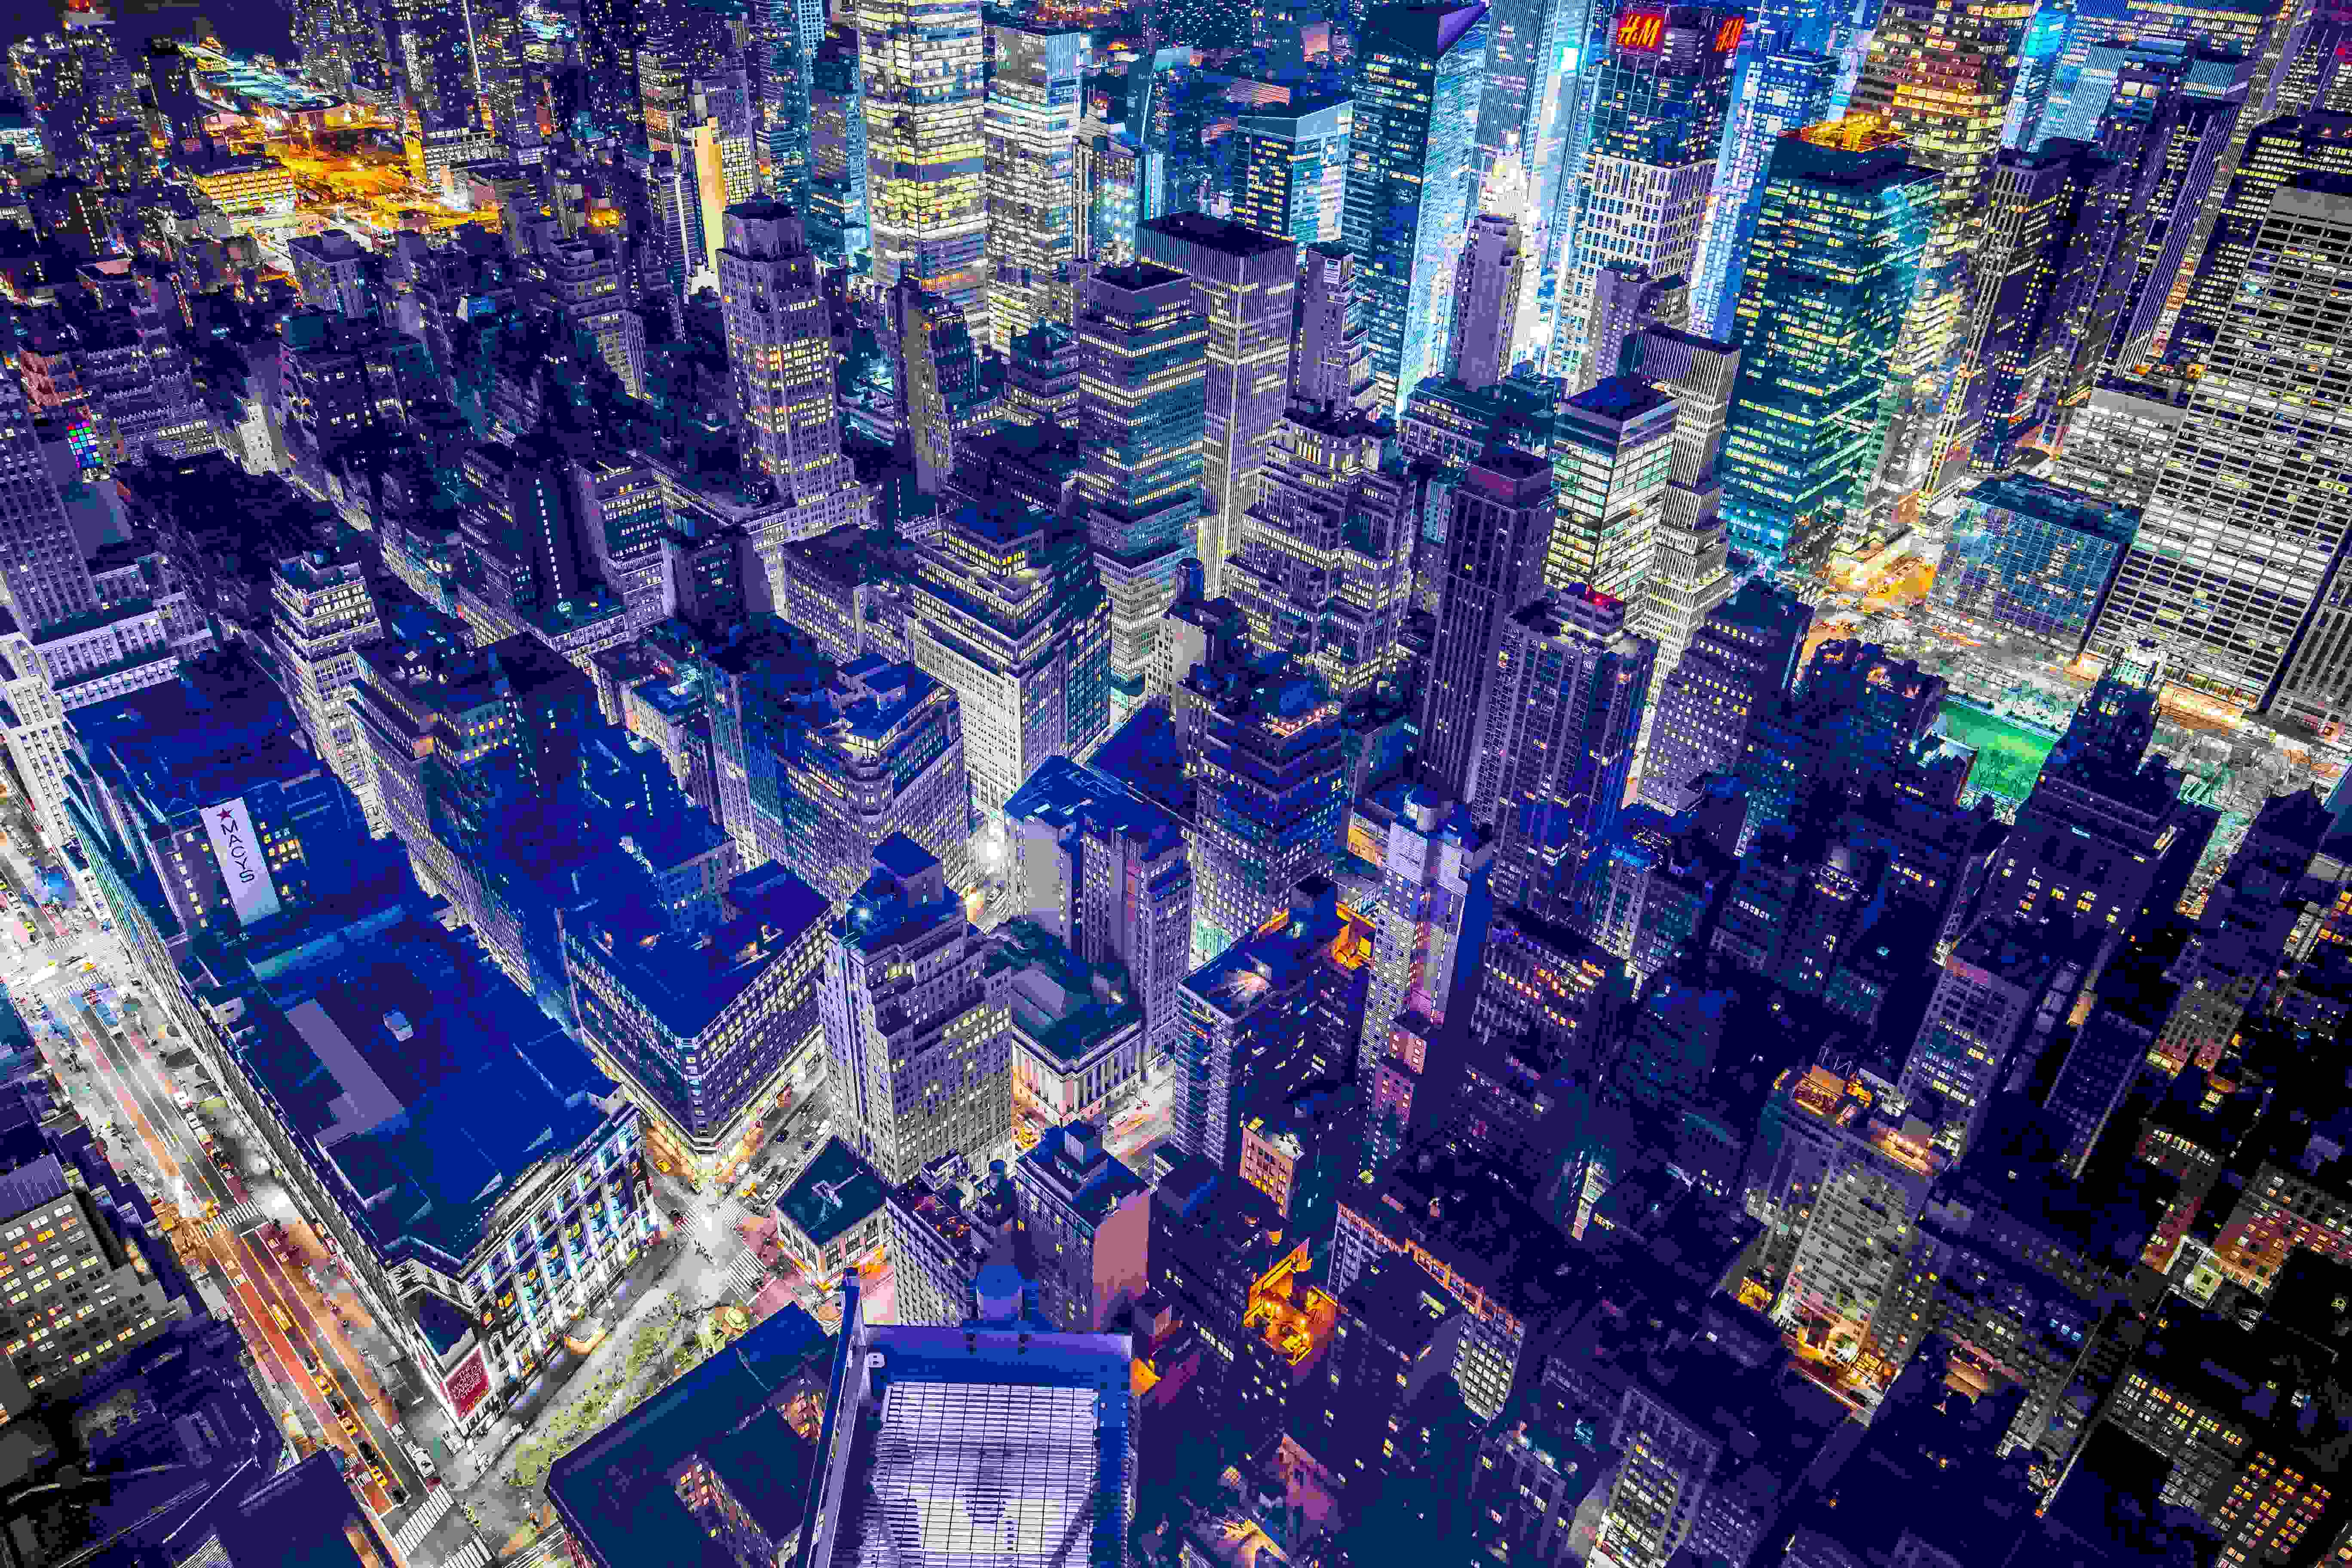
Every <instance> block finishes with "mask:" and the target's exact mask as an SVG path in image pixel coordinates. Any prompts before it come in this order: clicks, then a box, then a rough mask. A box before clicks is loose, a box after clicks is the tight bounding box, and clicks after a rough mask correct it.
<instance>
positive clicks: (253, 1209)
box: [220, 1198, 269, 1236]
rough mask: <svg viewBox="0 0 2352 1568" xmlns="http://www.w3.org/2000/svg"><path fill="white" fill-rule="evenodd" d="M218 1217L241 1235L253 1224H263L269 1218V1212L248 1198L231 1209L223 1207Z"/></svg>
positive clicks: (251, 1227)
mask: <svg viewBox="0 0 2352 1568" xmlns="http://www.w3.org/2000/svg"><path fill="white" fill-rule="evenodd" d="M220 1218H221V1223H222V1224H223V1225H225V1226H228V1227H229V1229H231V1230H232V1231H235V1232H236V1234H237V1235H239V1236H242V1235H244V1234H245V1233H246V1232H247V1231H248V1230H251V1229H253V1228H254V1227H255V1226H259V1225H262V1224H265V1223H266V1222H267V1221H268V1218H269V1213H268V1210H266V1209H264V1208H263V1207H262V1206H261V1205H259V1204H257V1203H256V1202H254V1201H253V1200H251V1199H249V1198H248V1199H247V1200H246V1201H245V1202H244V1203H241V1204H239V1205H236V1207H235V1208H233V1209H223V1210H222V1211H221V1216H220Z"/></svg>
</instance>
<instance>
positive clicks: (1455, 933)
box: [1356, 786, 1495, 1165]
mask: <svg viewBox="0 0 2352 1568" xmlns="http://www.w3.org/2000/svg"><path fill="white" fill-rule="evenodd" d="M1396 787H1397V788H1398V792H1399V793H1398V796H1397V800H1396V804H1397V805H1398V807H1399V809H1398V810H1397V811H1396V813H1395V814H1394V815H1393V816H1391V817H1390V819H1389V823H1388V832H1387V836H1386V837H1385V839H1384V840H1383V841H1382V842H1381V846H1380V849H1381V858H1380V867H1381V896H1380V911H1379V914H1378V916H1377V917H1376V921H1375V924H1374V926H1373V930H1372V984H1371V992H1370V998H1369V1000H1368V1001H1367V1002H1366V1004H1365V1006H1364V1039H1363V1047H1362V1048H1361V1050H1360V1051H1359V1052H1358V1055H1357V1062H1356V1078H1357V1081H1358V1082H1359V1083H1360V1085H1361V1086H1363V1089H1364V1090H1365V1093H1364V1100H1365V1102H1366V1103H1367V1104H1370V1105H1373V1106H1375V1107H1379V1108H1381V1110H1383V1111H1388V1112H1389V1114H1387V1115H1383V1116H1378V1117H1376V1119H1375V1123H1376V1126H1379V1125H1382V1124H1387V1125H1393V1124H1394V1123H1396V1122H1407V1123H1409V1122H1410V1121H1412V1098H1413V1096H1412V1087H1413V1086H1412V1084H1411V1083H1410V1082H1409V1081H1404V1080H1409V1079H1412V1078H1417V1077H1418V1076H1419V1072H1420V1068H1421V1066H1423V1065H1425V1063H1426V1061H1427V1058H1428V1047H1429V1042H1431V1041H1432V1040H1433V1039H1435V1038H1437V1035H1438V1031H1439V1030H1440V1029H1441V1028H1443V1027H1444V1025H1445V1020H1446V1017H1447V1016H1448V1014H1449V1013H1453V1012H1455V1011H1457V1010H1458V1009H1459V1008H1460V1006H1461V1005H1464V1004H1465V1003H1466V1002H1467V1000H1468V997H1467V994H1466V993H1467V992H1468V991H1469V989H1470V986H1469V984H1468V978H1469V974H1468V972H1469V971H1470V970H1471V969H1472V967H1473V966H1474V965H1475V963H1477V962H1478V960H1479V958H1480V956H1481V955H1482V953H1483V952H1484V949H1485V946H1486V922H1487V920H1488V917H1489V914H1490V911H1491V910H1492V907H1493V906H1492V902H1491V900H1490V898H1489V896H1488V893H1487V890H1486V877H1487V871H1488V868H1490V867H1491V866H1492V864H1493V861H1494V853H1495V845H1494V836H1493V835H1492V834H1491V833H1489V832H1488V831H1487V830H1486V829H1485V828H1482V827H1480V826H1477V824H1476V823H1475V822H1474V821H1472V820H1471V816H1470V810H1469V808H1468V807H1467V806H1465V805H1460V804H1458V803H1456V802H1454V801H1449V800H1445V799H1443V798H1441V797H1438V796H1433V795H1430V794H1429V793H1428V792H1427V791H1426V790H1422V789H1415V788H1411V787H1404V786H1396ZM1457 978H1459V979H1461V980H1462V981H1463V982H1464V984H1462V986H1461V987H1460V989H1459V991H1458V992H1457V989H1456V986H1455V984H1454V982H1455V981H1456V979H1457ZM1384 1073H1385V1074H1386V1075H1388V1077H1389V1078H1390V1079H1391V1080H1392V1081H1391V1082H1389V1083H1386V1084H1383V1083H1382V1082H1381V1077H1382V1075H1383V1074H1384ZM1391 1108H1393V1110H1391ZM1393 1152H1394V1150H1393V1148H1385V1149H1384V1148H1382V1147H1381V1145H1380V1140H1379V1138H1378V1135H1377V1134H1376V1141H1375V1146H1374V1148H1373V1150H1372V1154H1373V1163H1375V1165H1377V1164H1379V1163H1384V1162H1383V1160H1382V1156H1383V1155H1384V1154H1390V1155H1392V1154H1393Z"/></svg>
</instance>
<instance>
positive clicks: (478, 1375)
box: [441, 1345, 490, 1421]
mask: <svg viewBox="0 0 2352 1568" xmlns="http://www.w3.org/2000/svg"><path fill="white" fill-rule="evenodd" d="M441 1389H442V1392H443V1393H445V1394H447V1395H448V1396H449V1407H450V1408H451V1409H452V1410H455V1411H456V1412H457V1419H458V1420H460V1421H463V1420H464V1419H465V1418H466V1417H467V1416H468V1415H472V1414H473V1413H474V1406H476V1405H479V1404H480V1403H481V1402H482V1398H483V1396H484V1395H485V1394H488V1393H489V1392H490V1366H489V1363H488V1360H487V1359H485V1358H484V1356H483V1354H482V1350H481V1347H480V1346H479V1345H477V1346H475V1347H474V1353H473V1354H471V1355H469V1356H467V1358H466V1359H465V1360H464V1361H461V1362H459V1363H457V1371H455V1372H453V1373H450V1374H449V1375H448V1376H447V1377H445V1378H443V1379H442V1380H441Z"/></svg>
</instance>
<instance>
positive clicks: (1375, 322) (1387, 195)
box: [1341, 3, 1486, 417]
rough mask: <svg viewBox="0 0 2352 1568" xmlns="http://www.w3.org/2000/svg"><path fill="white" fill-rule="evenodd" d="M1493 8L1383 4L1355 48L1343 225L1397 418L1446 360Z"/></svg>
mask: <svg viewBox="0 0 2352 1568" xmlns="http://www.w3.org/2000/svg"><path fill="white" fill-rule="evenodd" d="M1356 62H1357V64H1356V76H1355V84H1354V92H1355V126H1354V130H1353V132H1352V142H1351V145H1350V148H1349V168H1348V194H1347V210H1346V213H1345V215H1344V216H1343V217H1342V219H1341V233H1342V236H1343V237H1344V239H1345V241H1346V243H1347V247H1348V248H1349V250H1351V251H1353V252H1355V255H1356V262H1357V267H1358V271H1357V277H1356V284H1357V289H1358V290H1359V298H1360V309H1361V310H1362V311H1363V313H1364V321H1365V325H1366V327H1367V328H1368V329H1369V333H1370V339H1371V345H1372V384H1373V387H1374V389H1375V407H1376V409H1377V411H1378V412H1380V413H1382V414H1385V415H1387V416H1390V417H1394V416H1396V415H1398V414H1399V413H1402V411H1403V408H1404V402H1405V399H1406V398H1408V397H1410V396H1412V389H1413V388H1414V387H1416V386H1418V385H1420V384H1421V382H1422V380H1423V377H1425V376H1431V375H1435V374H1439V373H1440V372H1441V371H1442V369H1443V368H1444V353H1445V342H1444V336H1445V332H1444V308H1443V305H1442V301H1443V300H1444V299H1445V298H1446V291H1447V288H1448V286H1449V284H1450V283H1451V281H1452V278H1453V263H1454V257H1455V256H1456V255H1457V254H1458V253H1459V252H1460V250H1461V246H1462V235H1463V232H1464V230H1465V228H1467V227H1468V226H1469V222H1470V213H1471V205H1472V203H1473V201H1474V199H1475V190H1476V185H1477V171H1476V169H1475V162H1476V159H1475V138H1476V134H1477V122H1478V103H1479V99H1480V96H1481V94H1482V92H1483V90H1484V83H1485V69H1486V6H1485V5H1483V4H1477V3H1474V4H1471V5H1382V6H1380V7H1378V8H1376V9H1374V10H1373V11H1372V12H1371V13H1370V16H1369V17H1368V18H1367V19H1366V23H1365V32H1364V36H1363V37H1361V38H1360V39H1359V40H1358V43H1357V46H1356Z"/></svg>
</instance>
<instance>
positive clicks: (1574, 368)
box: [1551, 0, 1747, 389]
mask: <svg viewBox="0 0 2352 1568" xmlns="http://www.w3.org/2000/svg"><path fill="white" fill-rule="evenodd" d="M1746 29H1747V16H1746V13H1745V12H1743V11H1741V10H1739V9H1738V8H1736V7H1730V6H1725V7H1719V8H1718V7H1715V6H1706V5H1659V4H1656V3H1655V0H1631V3H1629V4H1626V5H1622V6H1621V7H1620V8H1619V10H1618V12H1617V14H1616V19H1615V22H1614V24H1613V26H1612V27H1611V29H1610V32H1609V35H1608V37H1607V40H1606V42H1605V43H1604V44H1603V46H1602V47H1603V48H1604V49H1605V51H1606V52H1605V54H1604V55H1603V57H1602V59H1601V68H1600V70H1599V72H1598V74H1597V76H1596V78H1595V81H1594V87H1593V98H1592V103H1591V110H1590V112H1591V150H1590V151H1589V153H1587V155H1586V157H1585V159H1584V163H1583V166H1582V169H1581V177H1580V180H1579V182H1578V195H1579V199H1580V210H1579V214H1578V216H1577V219H1576V234H1575V241H1574V247H1575V248H1574V250H1573V252H1572V253H1571V254H1570V255H1569V256H1567V257H1565V258H1563V260H1562V262H1561V266H1560V270H1559V285H1558V296H1557V299H1556V300H1555V307H1554V308H1555V310H1556V317H1555V320H1554V321H1553V325H1552V342H1551V365H1552V368H1553V370H1554V372H1555V373H1556V374H1560V375H1564V376H1566V377H1567V378H1568V384H1569V385H1570V387H1571V388H1578V389H1580V388H1583V387H1586V386H1589V385H1591V384H1592V383H1593V382H1595V381H1598V380H1600V379H1601V378H1602V377H1604V376H1607V375H1611V374H1614V373H1615V369H1616V367H1615V366H1613V365H1604V364H1596V363H1592V360H1591V315H1592V302H1593V290H1594V285H1595V280H1596V279H1598V278H1599V276H1600V273H1601V268H1604V267H1608V266H1612V265H1614V266H1618V267H1620V268H1643V269H1645V270H1646V271H1647V272H1648V273H1649V275H1650V276H1651V277H1652V278H1657V279H1664V278H1683V279H1688V278H1690V277H1691V276H1692V275H1693V274H1694V273H1695V272H1696V269H1697V265H1698V241H1699V229H1700V226H1702V225H1703V224H1704V223H1705V222H1706V207H1707V198H1708V195H1710V194H1711V193H1712V191H1713V190H1714V187H1715V165H1716V155H1717V152H1718V151H1719V150H1720V148H1721V145H1722V142H1723V122H1724V116H1725V113H1726V111H1727V110H1728V108H1729V106H1730V97H1731V76H1732V61H1733V59H1734V58H1735V57H1736V55H1737V54H1738V48H1739V40H1740V37H1741V36H1742V35H1743V34H1744V33H1745V31H1746ZM1664 324H1665V325H1667V326H1670V327H1679V326H1682V325H1683V324H1684V323H1683V321H1680V320H1669V321H1665V323H1664Z"/></svg>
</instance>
